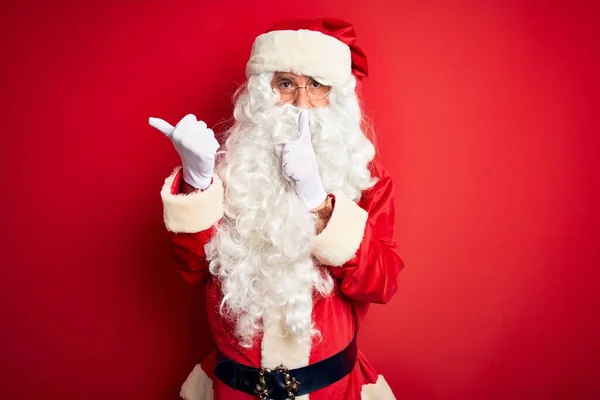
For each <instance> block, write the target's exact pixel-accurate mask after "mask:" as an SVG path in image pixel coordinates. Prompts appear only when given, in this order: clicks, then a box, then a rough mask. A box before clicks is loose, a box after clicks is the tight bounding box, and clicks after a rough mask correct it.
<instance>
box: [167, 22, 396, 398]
mask: <svg viewBox="0 0 600 400" xmlns="http://www.w3.org/2000/svg"><path fill="white" fill-rule="evenodd" d="M355 41H356V37H355V34H354V29H353V27H352V25H350V24H348V23H347V22H344V21H340V20H335V19H319V20H316V21H299V20H294V21H284V22H282V23H278V24H275V25H273V26H272V27H271V28H270V29H269V31H267V32H266V33H265V34H262V35H260V36H259V37H257V38H256V40H255V43H254V45H253V48H252V53H251V57H250V59H249V61H248V63H247V66H246V74H247V77H248V81H247V82H246V84H245V85H244V86H243V87H242V88H241V89H240V90H239V92H238V93H237V95H236V102H235V111H234V118H235V122H234V124H233V126H232V128H231V129H230V130H229V131H228V132H227V140H226V142H225V144H224V146H223V147H222V149H223V150H224V153H225V154H224V156H223V157H222V158H219V157H217V158H218V159H217V161H216V163H214V164H215V169H214V173H212V174H208V175H206V174H204V175H206V176H203V179H205V180H206V179H208V180H207V181H206V182H207V183H206V185H205V186H206V187H202V188H200V189H203V190H198V191H196V192H193V193H183V189H182V188H183V185H184V180H185V182H187V183H190V182H189V181H188V180H187V179H186V166H189V165H190V163H191V162H192V161H190V160H189V159H186V158H185V157H183V156H182V160H183V167H178V168H176V169H175V171H174V172H173V173H172V174H171V175H170V176H169V177H168V178H167V179H166V181H165V184H164V186H163V188H162V191H161V197H162V200H163V204H164V222H165V225H166V228H167V230H168V231H169V232H170V249H171V253H172V255H173V257H174V259H175V260H176V261H177V264H178V266H179V270H180V272H181V274H182V276H183V277H184V278H185V280H186V281H188V282H190V283H199V284H202V285H204V287H205V289H206V299H207V311H208V319H209V324H210V330H211V333H212V336H213V338H214V341H215V344H216V349H215V350H214V351H213V352H212V353H211V354H210V355H209V356H208V357H207V358H206V359H205V360H204V361H203V362H202V363H201V364H199V365H197V366H196V368H194V370H193V371H192V373H191V374H190V375H189V377H188V379H187V380H186V382H185V383H184V384H183V387H182V390H181V397H182V398H184V399H186V400H201V399H218V400H223V399H226V400H251V399H257V398H260V395H261V394H262V396H263V397H262V398H277V397H279V398H286V397H289V398H295V399H302V400H305V399H311V400H330V399H346V400H359V399H363V400H364V399H369V400H376V399H382V400H383V399H394V398H395V397H394V395H393V393H392V391H391V390H390V388H389V386H388V385H387V383H386V381H385V379H384V378H383V376H381V375H378V374H377V373H376V371H375V370H374V368H373V367H372V366H371V365H370V364H369V362H368V361H367V360H366V359H365V357H364V355H363V354H362V353H360V351H358V350H357V349H356V342H355V338H356V335H357V333H358V332H359V330H360V325H361V322H362V321H363V318H364V316H365V314H366V312H367V310H368V308H369V304H370V303H380V304H381V303H386V302H388V301H389V300H390V298H391V297H392V295H393V294H394V293H395V292H396V289H397V281H398V274H399V272H400V270H401V269H402V267H403V262H402V260H401V258H400V256H399V254H398V249H397V246H396V243H395V240H394V200H393V187H392V180H391V178H390V176H389V175H388V174H387V173H386V172H385V171H384V170H383V169H382V168H381V166H379V165H377V164H375V163H374V162H373V158H374V154H375V149H374V146H373V145H372V143H371V141H370V140H369V138H368V137H367V135H365V132H364V130H363V129H362V128H361V110H360V105H359V102H358V99H357V95H356V83H357V80H359V79H362V78H364V77H365V76H367V66H366V58H365V55H364V53H363V52H362V51H361V50H360V49H359V48H358V47H357V46H356V44H355ZM278 71H284V72H292V73H294V74H298V75H303V76H308V77H311V78H313V79H314V80H315V81H318V82H319V83H321V84H324V85H329V86H331V92H330V93H329V95H328V96H329V97H328V105H327V106H326V107H317V108H314V109H310V110H299V109H298V108H297V107H294V106H293V105H289V104H284V105H282V104H281V102H279V94H278V92H277V90H274V89H273V87H272V84H271V82H272V80H273V74H274V73H275V72H278ZM303 112H304V114H303ZM299 115H300V118H299ZM302 115H304V122H300V123H299V122H298V121H299V120H300V121H303V119H302V118H303V117H302ZM186 118H188V117H186ZM186 124H187V125H188V126H193V127H195V129H200V130H202V132H203V133H202V134H204V135H207V133H206V132H209V133H212V131H210V130H209V129H207V128H206V124H203V123H202V122H201V121H196V120H195V117H189V118H188V119H187V120H186V121H184V120H182V121H181V122H180V123H179V124H178V125H177V127H175V128H174V129H175V131H177V129H179V130H183V129H184V125H186ZM190 124H191V125H190ZM299 135H300V139H299ZM175 136H176V135H175V134H174V135H173V137H175ZM206 137H209V140H210V143H211V145H210V146H208V147H210V153H211V154H213V155H214V154H215V152H216V149H217V147H219V144H218V143H216V141H215V140H214V135H213V136H212V139H211V138H210V135H208V136H206ZM303 138H304V139H303ZM207 140H208V139H207ZM174 143H175V140H174ZM187 143H188V144H189V140H188V141H187ZM175 144H176V148H178V151H179V149H180V147H182V146H185V145H186V140H180V141H179V142H177V143H175ZM177 146H179V147H177ZM203 146H204V148H206V147H207V146H206V145H203ZM294 146H295V147H294ZM302 146H304V147H302ZM298 147H301V148H302V149H304V150H298V149H297V148H298ZM180 154H182V153H181V152H180ZM290 154H291V157H292V158H291V159H290ZM294 154H295V156H294ZM286 157H287V159H286ZM293 157H296V159H295V160H294V159H293ZM282 159H283V165H282ZM206 160H207V159H206V158H205V161H206ZM208 160H209V161H211V159H210V157H209V158H208ZM313 161H314V163H313V164H311V162H313ZM294 162H296V164H297V166H298V168H300V169H302V168H304V167H305V164H306V165H315V171H316V173H317V175H318V176H317V177H316V178H315V179H313V181H312V183H313V186H315V185H316V186H315V187H317V188H318V190H317V193H321V192H322V193H323V196H327V199H329V201H330V203H331V205H332V212H331V214H330V217H329V219H328V222H327V224H326V226H325V228H324V229H323V230H322V231H321V232H316V230H315V219H316V218H317V217H315V215H313V214H312V213H311V212H309V209H310V208H311V207H308V206H307V204H308V203H307V199H306V196H305V197H304V198H302V196H299V194H298V193H299V192H300V191H299V189H298V187H297V185H300V182H299V180H300V181H301V180H302V179H304V178H299V179H296V178H294V176H293V173H288V174H287V175H286V173H285V171H288V172H289V168H290V167H289V165H293V163H294ZM209 164H210V163H209ZM212 165H213V164H210V167H211V168H212ZM317 167H318V169H317ZM286 168H288V169H287V170H286ZM207 171H211V169H210V168H209V169H208V170H207ZM282 171H283V172H282ZM200 175H202V174H200ZM187 176H188V177H190V179H192V180H193V176H191V174H190V173H189V172H188V173H187ZM290 176H291V177H292V178H294V179H290ZM196 187H198V186H196ZM303 200H304V201H303ZM321 200H322V199H321V198H319V200H318V202H320V201H321ZM336 357H337V358H336ZM325 361H326V362H325ZM336 362H337V363H338V364H336ZM278 366H280V368H279V369H277V367H278ZM338 366H339V368H338ZM319 368H320V369H319ZM324 368H325V369H324ZM344 368H345V369H347V371H345V372H343V373H342V375H343V376H336V370H340V371H341V370H344ZM246 373H247V374H248V375H243V376H241V374H246ZM296 373H297V374H298V376H302V377H303V378H302V379H300V378H298V376H294V374H296ZM257 374H258V375H257ZM311 374H312V375H311ZM261 376H262V378H263V380H262V382H260V380H261V379H260V377H261ZM257 377H258V378H257ZM256 379H258V384H257V381H256ZM303 379H304V382H303ZM319 380H324V381H325V383H324V384H320V383H319V382H317V381H319ZM298 381H299V383H298ZM282 382H283V383H282ZM278 384H279V385H283V386H284V389H285V393H286V394H285V395H281V390H279V392H277V389H276V388H275V389H274V388H273V387H272V386H273V385H278ZM257 385H258V386H260V387H259V388H256V386H257ZM323 385H324V386H323ZM269 386H271V387H269ZM249 388H250V389H252V390H248V389H249ZM311 388H312V389H311ZM314 388H317V389H316V390H314ZM260 389H262V390H263V391H262V392H260ZM280 389H281V388H280ZM255 390H256V391H255ZM306 390H310V392H308V393H307V392H306ZM278 393H279V394H278ZM288 395H291V396H288Z"/></svg>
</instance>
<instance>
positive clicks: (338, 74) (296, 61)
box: [246, 29, 352, 86]
mask: <svg viewBox="0 0 600 400" xmlns="http://www.w3.org/2000/svg"><path fill="white" fill-rule="evenodd" d="M277 71H281V72H293V73H295V74H299V75H306V76H310V77H312V78H315V79H316V80H317V81H319V82H321V83H323V84H328V85H335V86H342V85H345V84H346V83H347V82H348V80H349V79H350V76H351V75H352V59H351V55H350V48H349V47H348V45H346V44H345V43H343V42H341V41H339V40H338V39H336V38H334V37H333V36H329V35H327V34H325V33H321V32H317V31H311V30H307V29H300V30H297V31H292V30H281V31H272V32H268V33H264V34H262V35H260V36H258V37H257V38H256V40H255V41H254V44H253V46H252V54H251V55H250V60H249V61H248V64H247V65H246V76H247V77H250V76H251V75H257V74H260V73H263V72H277Z"/></svg>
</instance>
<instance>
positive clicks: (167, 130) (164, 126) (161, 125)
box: [148, 117, 175, 137]
mask: <svg viewBox="0 0 600 400" xmlns="http://www.w3.org/2000/svg"><path fill="white" fill-rule="evenodd" d="M148 124H150V126H152V127H154V128H156V129H158V130H159V131H161V132H162V133H164V134H165V136H166V137H171V134H173V131H174V130H175V127H174V126H173V125H171V124H170V123H168V122H167V121H165V120H164V119H160V118H152V117H150V118H148Z"/></svg>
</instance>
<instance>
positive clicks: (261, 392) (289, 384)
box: [254, 364, 300, 400]
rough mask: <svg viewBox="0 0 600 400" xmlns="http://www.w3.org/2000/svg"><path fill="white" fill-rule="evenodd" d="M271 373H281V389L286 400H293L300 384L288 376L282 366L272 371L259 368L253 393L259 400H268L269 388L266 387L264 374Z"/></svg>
mask: <svg viewBox="0 0 600 400" xmlns="http://www.w3.org/2000/svg"><path fill="white" fill-rule="evenodd" d="M271 372H275V373H279V372H281V373H282V374H283V388H284V389H285V391H286V394H287V397H288V400H294V399H295V395H294V394H295V393H296V392H297V391H298V388H299V387H300V382H299V381H298V380H296V378H294V377H293V376H290V372H289V371H288V369H287V367H285V366H284V365H283V364H280V365H279V366H278V367H277V368H275V370H274V371H271V370H270V369H269V368H261V369H260V371H259V372H258V383H257V384H256V389H254V392H255V393H256V394H257V395H258V397H259V398H260V400H269V388H268V387H267V381H266V379H265V374H270V373H271Z"/></svg>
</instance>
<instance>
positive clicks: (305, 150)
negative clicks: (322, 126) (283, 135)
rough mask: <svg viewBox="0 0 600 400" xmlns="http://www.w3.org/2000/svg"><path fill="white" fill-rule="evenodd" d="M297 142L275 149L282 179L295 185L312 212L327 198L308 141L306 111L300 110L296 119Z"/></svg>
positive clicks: (311, 147) (313, 152)
mask: <svg viewBox="0 0 600 400" xmlns="http://www.w3.org/2000/svg"><path fill="white" fill-rule="evenodd" d="M298 134H299V138H298V140H296V141H294V142H290V143H286V144H285V145H283V147H278V148H277V149H276V151H277V153H278V154H279V155H280V157H281V164H282V173H283V177H284V179H286V180H287V181H289V182H293V183H295V187H296V192H297V193H298V196H300V198H301V199H302V200H303V201H304V204H305V205H306V208H308V209H309V210H312V209H314V208H316V207H317V206H319V205H320V204H321V203H323V202H324V201H325V199H326V198H327V193H326V192H325V189H324V188H323V183H322V182H321V177H320V176H319V167H318V165H317V156H316V155H315V150H314V149H313V146H312V142H311V140H310V130H309V127H308V111H306V110H302V111H301V112H300V117H299V118H298Z"/></svg>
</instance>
